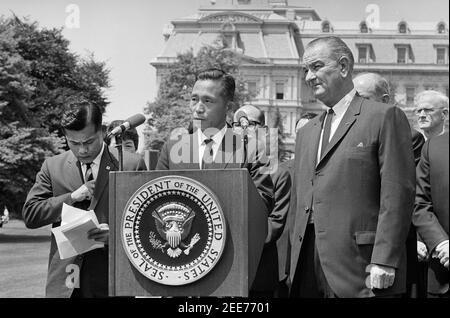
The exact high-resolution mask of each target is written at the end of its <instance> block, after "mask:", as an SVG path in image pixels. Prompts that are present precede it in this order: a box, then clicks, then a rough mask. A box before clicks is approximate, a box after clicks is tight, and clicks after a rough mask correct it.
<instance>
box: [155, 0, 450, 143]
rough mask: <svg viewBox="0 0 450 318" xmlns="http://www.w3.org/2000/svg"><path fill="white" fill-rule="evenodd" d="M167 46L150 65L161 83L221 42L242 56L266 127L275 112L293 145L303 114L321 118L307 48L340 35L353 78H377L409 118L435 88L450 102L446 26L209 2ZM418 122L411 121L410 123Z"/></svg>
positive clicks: (170, 31)
mask: <svg viewBox="0 0 450 318" xmlns="http://www.w3.org/2000/svg"><path fill="white" fill-rule="evenodd" d="M163 35H164V38H165V46H164V49H163V51H162V52H161V54H160V55H159V56H158V57H156V58H155V59H154V60H153V61H152V62H151V64H152V65H153V66H154V67H155V68H156V70H157V78H158V80H157V82H158V83H159V79H160V78H161V76H162V75H163V74H164V73H165V72H167V70H168V65H170V63H173V62H174V61H175V60H176V55H177V53H182V52H184V51H186V50H188V49H193V50H194V53H195V52H196V51H197V50H198V49H199V48H200V47H202V46H204V45H205V44H213V43H214V41H217V39H219V38H220V39H222V41H223V42H224V45H226V46H227V47H229V48H230V49H233V50H235V51H236V52H237V53H239V54H241V55H242V56H243V61H244V63H243V65H242V68H241V72H242V74H243V75H244V77H245V79H246V81H247V85H248V89H249V90H252V91H254V92H256V93H257V96H256V98H255V99H254V100H253V101H252V103H253V104H255V105H257V106H259V107H261V108H262V109H263V110H264V111H265V112H266V118H267V119H266V120H267V124H268V125H269V126H270V125H271V123H272V120H273V117H274V116H273V114H274V113H273V112H274V110H275V107H277V108H278V109H279V110H280V112H281V114H282V116H283V123H284V125H283V127H284V130H285V132H286V133H287V137H288V138H287V142H288V144H289V145H290V147H292V146H293V143H294V137H295V135H294V133H295V123H296V121H297V119H298V118H299V117H300V115H301V114H302V113H303V112H306V111H313V112H321V110H322V109H323V105H322V104H321V103H320V102H319V101H317V100H315V98H314V96H313V95H312V93H311V91H310V89H309V88H308V87H307V86H306V85H305V81H304V72H303V66H302V59H301V57H302V55H303V49H304V46H305V45H306V44H307V43H308V42H309V41H311V40H312V39H314V38H316V37H319V36H324V35H336V36H339V37H341V38H342V39H343V40H344V41H345V42H346V43H347V44H348V45H349V47H350V48H351V49H352V51H353V54H354V56H355V62H356V65H355V73H359V72H368V71H369V72H377V73H380V74H381V75H382V76H384V77H386V78H387V79H388V80H389V82H390V83H391V86H392V88H393V89H394V90H395V99H396V102H397V103H398V104H399V106H400V107H402V108H403V109H404V110H405V111H406V113H407V114H408V116H409V117H410V118H411V117H412V114H411V109H410V108H411V107H410V106H411V105H412V101H413V98H414V95H415V94H416V93H418V92H419V91H421V90H424V89H436V90H439V91H442V92H444V93H445V94H447V96H448V89H449V79H448V75H449V72H448V61H449V43H448V22H446V21H434V22H431V23H414V22H409V21H398V22H393V23H380V26H379V27H378V28H376V29H371V28H370V27H369V26H368V24H367V23H366V21H353V22H339V21H329V20H327V19H321V18H320V17H319V15H318V14H317V13H316V11H315V10H314V9H312V8H309V7H298V6H289V5H288V1H287V0H203V2H202V5H201V6H200V8H199V10H198V12H197V13H196V14H194V15H192V16H189V17H185V18H180V19H176V20H174V21H172V23H171V25H170V27H168V28H166V29H165V30H164V32H163ZM412 122H413V121H412Z"/></svg>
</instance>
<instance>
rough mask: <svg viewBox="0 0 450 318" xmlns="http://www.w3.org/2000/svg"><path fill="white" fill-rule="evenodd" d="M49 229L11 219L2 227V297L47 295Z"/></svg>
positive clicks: (0, 234)
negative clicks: (32, 226) (29, 227)
mask: <svg viewBox="0 0 450 318" xmlns="http://www.w3.org/2000/svg"><path fill="white" fill-rule="evenodd" d="M50 229H51V226H45V227H42V228H39V229H34V230H30V229H27V228H26V227H25V225H24V223H23V222H22V221H19V220H10V221H9V222H8V223H7V224H5V225H3V227H1V228H0V298H5V297H8V298H9V297H27V298H28V297H44V295H45V281H46V276H47V263H48V253H49V251H50Z"/></svg>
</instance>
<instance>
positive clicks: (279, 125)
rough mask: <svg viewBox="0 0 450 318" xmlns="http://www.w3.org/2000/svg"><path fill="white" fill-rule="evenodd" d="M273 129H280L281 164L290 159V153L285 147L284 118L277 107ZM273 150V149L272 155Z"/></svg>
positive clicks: (279, 152)
mask: <svg viewBox="0 0 450 318" xmlns="http://www.w3.org/2000/svg"><path fill="white" fill-rule="evenodd" d="M273 127H274V128H276V129H278V134H277V137H278V143H277V145H278V149H277V150H278V160H279V161H280V162H283V161H286V160H288V159H289V158H290V152H289V151H288V150H287V149H286V145H285V139H286V135H285V133H284V127H283V116H282V115H281V112H280V110H279V108H278V107H275V114H274V117H273ZM272 151H273V149H271V153H272Z"/></svg>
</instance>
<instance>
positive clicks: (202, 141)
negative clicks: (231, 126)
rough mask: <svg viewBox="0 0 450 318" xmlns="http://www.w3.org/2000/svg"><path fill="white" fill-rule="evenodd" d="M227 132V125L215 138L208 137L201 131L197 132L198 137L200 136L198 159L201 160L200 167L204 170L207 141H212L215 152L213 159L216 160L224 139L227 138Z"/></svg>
mask: <svg viewBox="0 0 450 318" xmlns="http://www.w3.org/2000/svg"><path fill="white" fill-rule="evenodd" d="M226 130H227V125H225V126H223V128H222V129H221V130H219V131H218V132H217V133H216V134H215V135H213V136H206V135H205V134H204V133H203V132H202V131H201V130H200V129H198V130H197V136H198V138H197V139H198V144H199V147H198V158H199V163H198V164H199V167H200V169H201V168H202V158H203V153H204V152H205V148H206V143H205V140H206V139H212V140H213V141H212V143H213V144H212V146H211V148H212V151H213V159H215V158H216V155H217V152H218V150H219V147H220V144H221V143H222V139H223V137H224V136H225V132H226Z"/></svg>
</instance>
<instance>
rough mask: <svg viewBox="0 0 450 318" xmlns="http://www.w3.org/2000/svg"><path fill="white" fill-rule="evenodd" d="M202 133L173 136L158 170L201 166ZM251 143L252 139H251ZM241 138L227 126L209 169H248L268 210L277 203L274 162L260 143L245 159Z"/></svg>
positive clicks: (160, 157)
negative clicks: (272, 168) (268, 157)
mask: <svg viewBox="0 0 450 318" xmlns="http://www.w3.org/2000/svg"><path fill="white" fill-rule="evenodd" d="M197 138H198V136H197V135H196V134H195V133H194V134H189V135H184V136H180V137H179V138H178V139H175V140H172V139H170V140H169V141H168V142H166V143H165V144H164V146H163V148H162V149H161V154H160V156H159V159H158V163H157V164H156V170H192V169H199V160H201V159H199V158H198V141H197ZM249 145H250V141H249ZM241 146H242V144H241V137H240V136H239V135H236V134H234V133H233V131H232V129H229V128H227V129H226V132H225V136H224V138H223V140H222V144H221V145H220V146H219V150H220V151H219V152H218V153H217V155H216V156H215V158H214V162H213V163H211V164H208V165H207V167H205V168H206V169H233V168H234V169H236V168H246V169H247V170H248V172H249V173H250V176H251V178H252V180H253V182H254V184H255V186H256V188H257V190H258V192H259V194H260V196H261V198H262V200H263V201H264V203H265V205H266V207H267V211H271V210H272V206H273V184H272V180H271V178H270V173H269V172H270V171H269V168H270V163H269V160H268V159H267V158H266V157H264V156H265V152H264V148H263V147H262V146H261V145H260V144H258V145H256V146H255V147H249V153H248V156H247V157H248V158H250V159H249V160H243V158H242V157H243V156H241V155H240V153H241V152H240V149H241V148H240V147H241Z"/></svg>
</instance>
